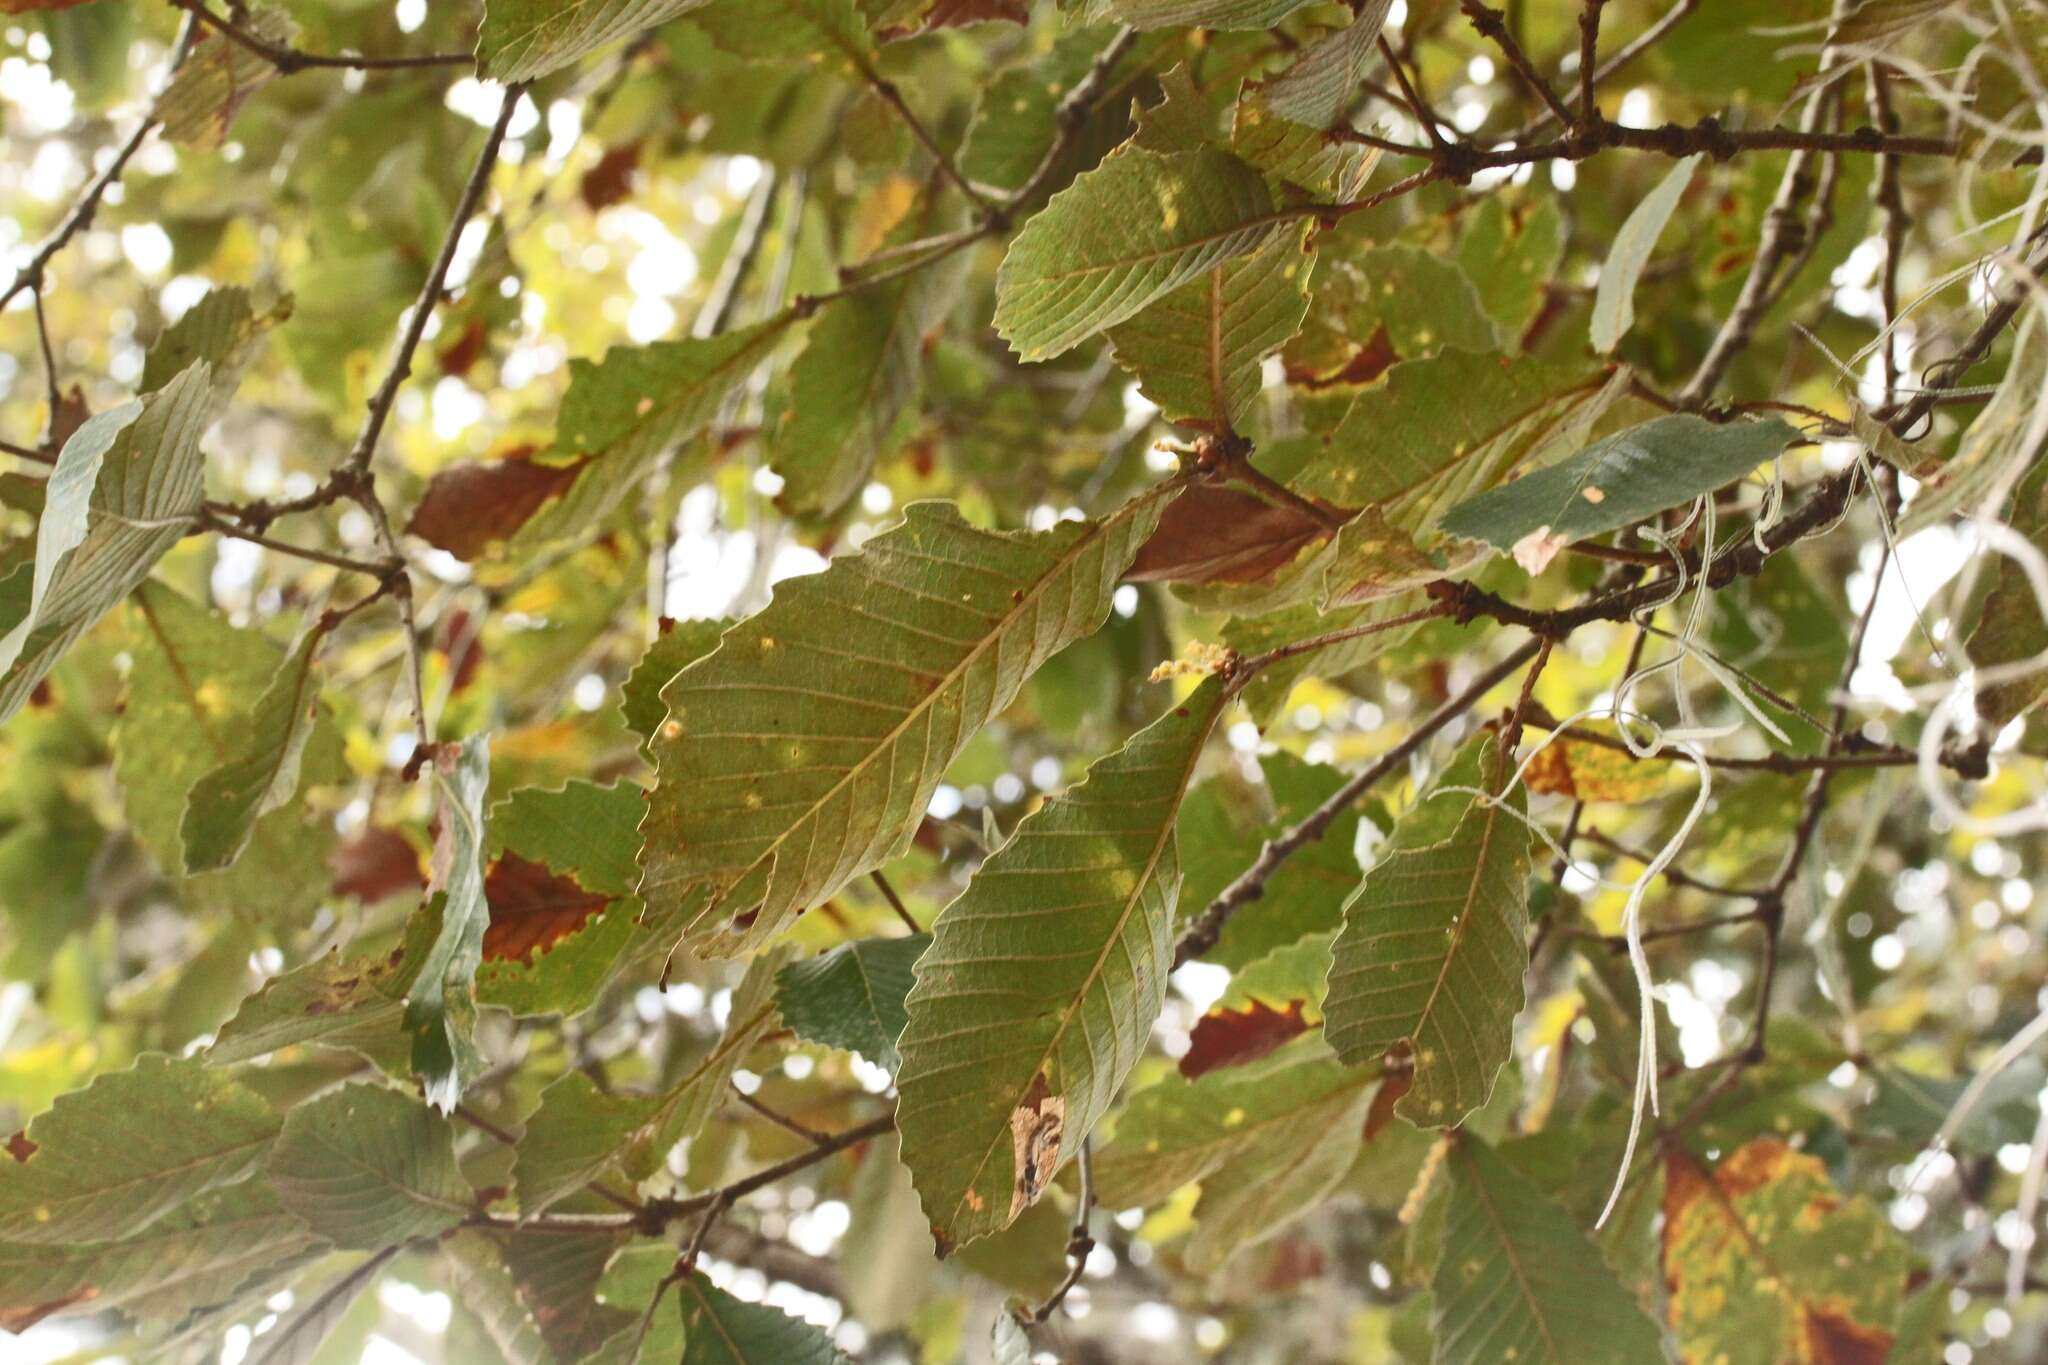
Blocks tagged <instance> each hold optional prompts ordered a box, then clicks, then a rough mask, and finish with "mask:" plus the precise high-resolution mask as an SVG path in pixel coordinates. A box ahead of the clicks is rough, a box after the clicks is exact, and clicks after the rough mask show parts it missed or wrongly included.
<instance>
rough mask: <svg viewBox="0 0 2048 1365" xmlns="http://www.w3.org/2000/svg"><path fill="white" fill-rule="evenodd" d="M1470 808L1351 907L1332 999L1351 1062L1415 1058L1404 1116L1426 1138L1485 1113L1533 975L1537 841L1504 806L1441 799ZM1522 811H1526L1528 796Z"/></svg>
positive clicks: (1380, 871)
mask: <svg viewBox="0 0 2048 1365" xmlns="http://www.w3.org/2000/svg"><path fill="white" fill-rule="evenodd" d="M1481 742H1484V741H1481ZM1461 800H1462V801H1466V802H1468V803H1469V805H1468V809H1467V810H1466V812H1465V814H1464V816H1463V817H1462V818H1461V819H1460V820H1459V821H1458V824H1457V826H1456V828H1455V829H1454V830H1453V831H1452V833H1451V836H1450V838H1449V839H1447V840H1445V841H1443V842H1441V843H1436V844H1430V845H1426V846H1423V847H1419V848H1416V847H1397V848H1396V850H1395V851H1394V852H1392V853H1389V854H1388V855H1387V856H1386V857H1385V858H1383V859H1382V860H1381V861H1380V862H1379V863H1377V864H1375V865H1374V867H1373V869H1372V871H1370V872H1368V873H1367V874H1366V877H1365V880H1364V881H1363V882H1362V883H1360V885H1359V888H1358V890H1357V892H1356V893H1355V894H1354V895H1353V896H1352V898H1351V901H1350V903H1349V904H1348V905H1346V906H1345V908H1344V928H1343V929H1342V930H1341V931H1340V932H1339V933H1338V935H1337V941H1336V944H1335V945H1334V947H1333V948H1332V949H1331V957H1332V961H1331V967H1330V983H1329V993H1328V994H1327V995H1326V996H1325V998H1324V1000H1323V1032H1324V1035H1325V1036H1326V1037H1327V1038H1328V1039H1329V1042H1330V1046H1331V1047H1332V1048H1334V1049H1335V1050H1336V1053H1337V1055H1338V1056H1339V1057H1342V1058H1343V1059H1344V1060H1345V1061H1347V1062H1354V1063H1356V1062H1369V1061H1374V1060H1377V1059H1378V1058H1380V1057H1382V1056H1385V1055H1386V1053H1387V1052H1388V1051H1389V1050H1391V1049H1394V1048H1396V1047H1405V1048H1406V1049H1407V1050H1408V1051H1409V1052H1410V1053H1411V1054H1412V1057H1413V1061H1414V1067H1415V1079H1414V1083H1413V1085H1412V1086H1411V1087H1410V1088H1409V1090H1408V1093H1407V1094H1405V1095H1403V1096H1402V1097H1401V1099H1400V1101H1399V1102H1398V1104H1397V1105H1396V1112H1398V1113H1399V1114H1400V1115H1401V1116H1402V1117H1403V1118H1406V1119H1408V1120H1409V1121H1410V1122H1411V1123H1414V1124H1416V1125H1418V1126H1420V1127H1426V1128H1439V1127H1443V1126H1446V1125H1449V1124H1454V1123H1456V1122H1458V1121H1459V1120H1460V1119H1462V1118H1463V1117H1464V1116H1465V1115H1466V1114H1469V1113H1470V1112H1472V1111H1473V1110H1474V1109H1477V1108H1478V1107H1479V1106H1480V1105H1482V1104H1484V1103H1485V1102H1486V1097H1487V1095H1489V1094H1490V1093H1491V1092H1492V1090H1493V1080H1494V1077H1495V1076H1496V1075H1497V1074H1498V1073H1499V1071H1500V1069H1501V1067H1502V1065H1504V1064H1505V1063H1506V1062H1507V1059H1508V1057H1509V1055H1510V1054H1511V1053H1512V1051H1513V1048H1514V1021H1515V1016H1516V1015H1517V1014H1518V1013H1520V1012H1521V1008H1522V998H1523V997H1522V973H1523V969H1524V968H1526V967H1527V966H1528V950H1527V948H1526V946H1525V942H1524V940H1525V937H1526V933H1527V929H1528V918H1529V914H1528V874H1529V838H1528V834H1527V832H1526V831H1525V830H1524V829H1523V828H1522V826H1521V824H1520V823H1519V822H1518V821H1516V820H1515V819H1514V817H1513V815H1512V814H1510V813H1509V812H1508V811H1507V810H1506V809H1505V808H1504V806H1505V805H1506V804H1507V803H1505V802H1504V803H1503V805H1488V804H1485V803H1483V802H1480V801H1477V800H1475V799H1471V798H1461V797H1456V796H1454V795H1450V794H1445V795H1439V796H1436V797H1434V798H1432V802H1436V801H1461ZM1512 800H1513V802H1514V803H1515V808H1516V809H1519V808H1520V807H1519V802H1520V791H1519V789H1517V792H1516V795H1515V796H1514V797H1513V798H1512ZM1428 804H1431V803H1425V807H1424V811H1425V812H1426V810H1427V805H1428ZM1423 813H1424V812H1418V815H1411V816H1410V817H1409V819H1410V820H1411V821H1412V820H1414V819H1416V818H1418V816H1419V815H1421V814H1423ZM1403 823H1404V824H1405V823H1408V822H1406V821H1404V822H1403ZM1396 839H1397V842H1398V841H1399V835H1398V833H1397V835H1396Z"/></svg>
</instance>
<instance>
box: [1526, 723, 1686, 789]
mask: <svg viewBox="0 0 2048 1365" xmlns="http://www.w3.org/2000/svg"><path fill="white" fill-rule="evenodd" d="M1674 772H1675V770H1674V768H1673V766H1672V765H1671V764H1669V763H1659V762H1653V761H1650V760H1645V759H1640V758H1637V757H1636V756H1635V755H1634V754H1631V753H1629V752H1627V751H1626V750H1623V749H1614V748H1609V747H1608V746H1607V745H1605V744H1594V743H1591V742H1589V741H1587V740H1582V739H1566V738H1558V739H1554V740H1552V741H1551V742H1550V743H1549V744H1547V745H1545V746H1544V747H1543V750H1542V752H1540V753H1538V754H1537V755H1536V757H1535V758H1533V759H1531V760H1530V762H1529V767H1528V770H1527V772H1526V773H1525V774H1524V778H1525V780H1526V781H1527V782H1528V784H1529V790H1530V791H1532V792H1541V793H1544V794H1546V795H1552V796H1570V797H1575V798H1577V799H1578V800H1581V801H1648V800H1652V799H1654V798H1656V797H1660V796H1663V795H1664V794H1665V793H1666V792H1667V791H1669V790H1670V788H1671V779H1672V777H1673V776H1674Z"/></svg>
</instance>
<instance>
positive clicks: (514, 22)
mask: <svg viewBox="0 0 2048 1365" xmlns="http://www.w3.org/2000/svg"><path fill="white" fill-rule="evenodd" d="M704 3H705V0H489V3H488V4H486V5H485V6H484V22H483V27H482V28H481V29H480V30H479V32H478V34H477V45H476V60H477V67H478V69H479V70H480V71H481V72H482V73H483V74H484V75H485V76H487V77H489V78H490V79H492V80H495V81H505V82H511V81H530V80H532V79H533V78H534V77H536V76H545V75H546V74H547V73H548V72H550V71H554V70H557V69H559V68H561V67H564V66H567V65H568V64H569V63H570V62H573V61H575V60H576V59H577V58H578V57H581V56H583V55H584V54H586V53H589V52H594V51H596V50H597V49H598V48H600V47H603V46H604V45H605V44H606V43H610V42H615V41H617V40H618V39H620V38H628V37H631V36H632V35H634V34H636V33H639V32H640V31H642V30H643V29H649V28H652V27H654V26H655V25H656V24H663V23H667V22H668V21H669V20H670V19H674V18H676V17H677V16H679V15H683V14H688V13H689V12H690V11H691V10H693V9H697V8H698V7H700V6H702V5H703V4H704Z"/></svg>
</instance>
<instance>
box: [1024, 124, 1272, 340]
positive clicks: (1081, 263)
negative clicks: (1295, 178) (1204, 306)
mask: <svg viewBox="0 0 2048 1365" xmlns="http://www.w3.org/2000/svg"><path fill="white" fill-rule="evenodd" d="M1281 221H1282V219H1281V217H1279V216H1278V215H1276V214H1275V213H1274V211H1273V199H1272V195H1271V193H1270V192H1269V191H1268V190H1267V188H1266V181H1265V178H1264V177H1263V176H1261V175H1260V174H1259V173H1258V172H1257V171H1255V170H1253V169H1252V168H1251V167H1250V166H1247V165H1246V164H1245V163H1244V162H1242V161H1239V160H1238V159H1237V158H1236V157H1233V156H1229V155H1227V154H1225V153H1223V152H1218V151H1210V150H1204V151H1195V152H1173V153H1165V154H1162V153H1158V152H1148V151H1145V150H1144V149H1142V148H1132V147H1126V148H1124V149H1122V150H1120V151H1118V152H1117V153H1116V154H1115V155H1114V156H1111V157H1110V158H1109V159H1108V160H1106V161H1104V162H1103V163H1102V164H1101V165H1100V166H1097V167H1096V168H1095V169H1094V170H1092V171H1089V172H1088V173H1086V174H1085V175H1083V176H1081V177H1080V178H1079V179H1077V180H1075V181H1074V183H1073V184H1072V185H1070V186H1068V187H1067V188H1066V189H1065V190H1063V191H1061V192H1060V193H1059V194H1056V195H1054V196H1053V198H1052V202H1050V203H1049V204H1047V205H1046V206H1045V208H1044V209H1043V210H1042V211H1040V212H1039V213H1038V214H1037V215H1035V216H1034V217H1033V218H1032V219H1031V221H1030V222H1028V223H1026V224H1025V225H1024V230H1023V231H1022V232H1019V233H1018V234H1017V237H1016V240H1015V241H1013V242H1012V243H1011V244H1010V251H1009V254H1008V255H1007V256H1005V257H1004V258H1003V264H1002V268H1001V270H999V271H998V272H997V275H996V315H995V327H996V331H997V332H998V333H999V334H1001V336H1002V337H1003V339H1004V340H1006V341H1008V342H1009V343H1010V345H1011V347H1012V348H1014V349H1015V350H1016V352H1017V354H1018V355H1019V356H1021V357H1023V358H1024V359H1026V360H1045V359H1048V358H1050V357H1052V356H1056V355H1059V354H1060V353H1061V352H1063V351H1067V350H1070V349H1072V348H1073V347H1074V346H1076V345H1079V344H1080V343H1081V342H1083V341H1086V340H1087V339H1088V338H1089V337H1091V336H1094V335H1095V334H1096V333H1097V332H1100V331H1102V330H1104V329H1105V328H1109V327H1114V326H1115V325H1116V324H1118V323H1119V322H1122V321H1123V320H1124V319H1126V318H1129V317H1133V316H1135V315H1136V314H1137V313H1138V312H1139V311H1140V310H1142V309H1144V308H1145V307H1146V306H1147V305H1148V304H1150V303H1152V302H1153V301H1154V300H1155V299H1160V298H1163V297H1165V296H1166V295H1168V294H1170V293H1172V292H1173V291H1174V290H1176V289H1178V288H1180V287H1181V286H1182V285H1184V284H1186V283H1187V282H1188V281H1189V280H1192V279H1194V278H1196V277H1197V276H1199V275H1202V274H1204V273H1206V272H1207V271H1209V270H1211V269H1213V268H1214V267H1216V266H1218V265H1220V264H1222V263H1223V262H1225V261H1228V260H1230V259H1231V258H1233V257H1236V256H1243V255H1247V254H1249V253H1250V252H1253V251H1256V250H1258V249H1259V248H1260V247H1261V246H1263V245H1264V244H1265V243H1266V241H1267V239H1268V238H1270V237H1271V236H1272V235H1273V234H1274V232H1275V231H1276V230H1277V229H1278V226H1279V224H1280V222H1281Z"/></svg>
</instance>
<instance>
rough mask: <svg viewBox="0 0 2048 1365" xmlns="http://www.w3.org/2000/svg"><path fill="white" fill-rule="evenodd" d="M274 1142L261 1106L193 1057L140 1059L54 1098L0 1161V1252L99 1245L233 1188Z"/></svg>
mask: <svg viewBox="0 0 2048 1365" xmlns="http://www.w3.org/2000/svg"><path fill="white" fill-rule="evenodd" d="M276 1133H277V1118H276V1116H275V1115H273V1114H272V1113H271V1110H270V1106H269V1105H268V1104H266V1103H264V1101H263V1100H262V1098H261V1097H259V1096H258V1095H256V1094H254V1093H253V1092H251V1091H250V1090H248V1089H246V1088H245V1087H243V1086H241V1085H240V1084H238V1083H236V1082H235V1081H234V1080H232V1079H230V1078H229V1077H228V1076H227V1075H226V1074H225V1073H224V1072H221V1071H218V1070H210V1069H208V1068H207V1067H206V1065H205V1063H204V1061H203V1060H202V1059H200V1058H197V1057H190V1058H183V1057H177V1058H174V1057H165V1056H163V1055H161V1054H158V1053H146V1054H144V1055H143V1056H142V1057H140V1058H138V1059H137V1060H136V1063H135V1065H134V1066H132V1067H130V1068H129V1069H128V1070H126V1071H114V1072H108V1073H106V1074H104V1075H102V1076H99V1077H97V1078H96V1079H95V1080H94V1081H93V1083H92V1084H91V1085H89V1086H87V1087H86V1088H85V1089H83V1090H75V1091H72V1092H71V1093H70V1094H67V1095H62V1096H59V1097H58V1099H57V1102H56V1104H55V1105H54V1106H53V1107H52V1108H51V1109H49V1110H48V1111H47V1112H46V1113H44V1114H42V1115H40V1116H38V1117H37V1118H36V1119H35V1120H34V1121H33V1122H31V1123H30V1124H29V1126H28V1140H29V1141H31V1142H33V1143H34V1144H35V1145H36V1150H35V1151H34V1153H33V1154H32V1155H30V1157H29V1158H28V1160H26V1161H17V1160H14V1159H12V1158H5V1159H0V1241H10V1242H33V1243H38V1244H45V1245H47V1244H53V1243H54V1244H70V1243H78V1242H103V1241H112V1240H114V1239H116V1238H121V1237H126V1236H129V1235H131V1234H133V1233H136V1232H139V1231H141V1230H142V1229H144V1228H146V1227H148V1226H149V1225H150V1224H151V1223H153V1222H154V1221H156V1220H157V1219H158V1218H160V1217H162V1216H163V1215H164V1214H166V1213H168V1212H170V1211H171V1210H172V1209H175V1208H176V1207H178V1205H180V1204H182V1203H184V1202H185V1201H186V1200H188V1199H190V1198H192V1197H193V1196H194V1195H197V1194H199V1193H201V1192H203V1191H205V1190H207V1189H210V1188H212V1187H214V1186H216V1185H224V1184H228V1183H231V1182H233V1181H236V1180H240V1179H242V1178H243V1177H244V1176H246V1175H247V1174H248V1173H249V1171H250V1170H251V1169H252V1168H253V1167H254V1166H255V1164H256V1162H257V1161H258V1160H259V1159H260V1158H261V1157H262V1155H263V1152H264V1149H265V1148H266V1147H268V1146H269V1145H270V1141H271V1139H272V1138H273V1137H274V1136H275V1135H276Z"/></svg>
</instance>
